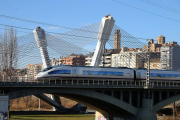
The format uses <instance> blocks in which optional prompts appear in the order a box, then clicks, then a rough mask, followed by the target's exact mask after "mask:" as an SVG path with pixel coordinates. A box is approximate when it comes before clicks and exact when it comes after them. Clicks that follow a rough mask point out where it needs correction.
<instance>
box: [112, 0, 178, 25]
mask: <svg viewBox="0 0 180 120" xmlns="http://www.w3.org/2000/svg"><path fill="white" fill-rule="evenodd" d="M112 1H114V2H116V3H119V4H122V5H125V6H128V7H131V8H134V9H137V10H140V11H143V12H146V13H149V14H152V15H156V16H159V17H161V18H165V19H168V20H172V21H175V22H180V20H176V19H172V18H169V17H166V16H163V15H159V14H156V13H153V12H149V11H147V10H143V9H141V8H138V7H134V6H132V5H129V4H126V3H123V2H120V1H118V0H112Z"/></svg>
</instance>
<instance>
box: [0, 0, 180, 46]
mask: <svg viewBox="0 0 180 120" xmlns="http://www.w3.org/2000/svg"><path fill="white" fill-rule="evenodd" d="M143 1H145V2H143ZM149 1H150V2H151V3H152V2H155V3H158V4H160V5H163V6H167V7H170V8H173V9H176V11H175V12H171V11H170V10H169V9H167V8H166V9H162V8H159V7H156V6H153V5H150V4H147V3H146V2H149ZM130 6H131V7H130ZM179 6H180V0H1V1H0V15H7V16H12V17H17V18H23V19H28V20H33V21H39V22H44V23H49V24H55V25H59V26H66V27H71V28H79V27H83V26H85V25H89V24H93V23H96V22H100V21H101V19H102V17H104V16H105V15H107V14H108V13H109V14H110V15H111V16H113V17H114V19H115V21H116V22H115V24H116V25H118V26H119V27H121V28H122V29H124V30H125V31H127V32H128V33H130V34H131V35H133V36H134V37H138V38H146V39H150V38H153V39H155V40H156V38H157V36H159V35H163V36H165V37H166V41H177V42H179V43H180V8H179ZM177 10H178V11H177ZM144 11H146V12H144ZM151 13H152V14H151ZM155 14H157V15H160V16H163V17H160V16H157V15H155ZM170 19H173V20H170ZM0 24H5V25H12V26H18V27H23V28H29V29H34V28H36V27H37V26H41V27H42V28H44V29H45V30H46V31H48V32H56V33H61V32H65V31H68V29H64V28H57V27H53V26H45V25H41V24H34V23H29V22H23V21H18V20H13V19H7V18H3V17H0ZM2 28H4V26H2V25H0V33H2V32H3V31H2ZM17 31H18V35H23V34H25V33H26V32H27V33H29V32H32V31H29V30H24V29H18V30H17ZM20 31H22V32H20Z"/></svg>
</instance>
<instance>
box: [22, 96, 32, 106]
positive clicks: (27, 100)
mask: <svg viewBox="0 0 180 120" xmlns="http://www.w3.org/2000/svg"><path fill="white" fill-rule="evenodd" d="M31 98H32V96H31V95H30V96H26V97H23V100H24V102H25V104H26V108H27V106H28V103H29V102H30V101H31Z"/></svg>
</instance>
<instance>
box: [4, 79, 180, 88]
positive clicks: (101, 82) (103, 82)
mask: <svg viewBox="0 0 180 120" xmlns="http://www.w3.org/2000/svg"><path fill="white" fill-rule="evenodd" d="M9 85H16V86H28V85H31V86H93V87H142V88H143V87H144V86H146V81H145V80H144V81H137V80H114V79H72V78H61V79H34V78H27V77H12V78H9V79H6V80H4V81H2V82H0V86H9ZM149 87H150V88H154V87H155V88H156V87H170V88H177V87H180V82H175V81H150V84H149Z"/></svg>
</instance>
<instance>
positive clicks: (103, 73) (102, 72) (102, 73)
mask: <svg viewBox="0 0 180 120" xmlns="http://www.w3.org/2000/svg"><path fill="white" fill-rule="evenodd" d="M99 74H100V75H107V72H105V71H100V72H99Z"/></svg>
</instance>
